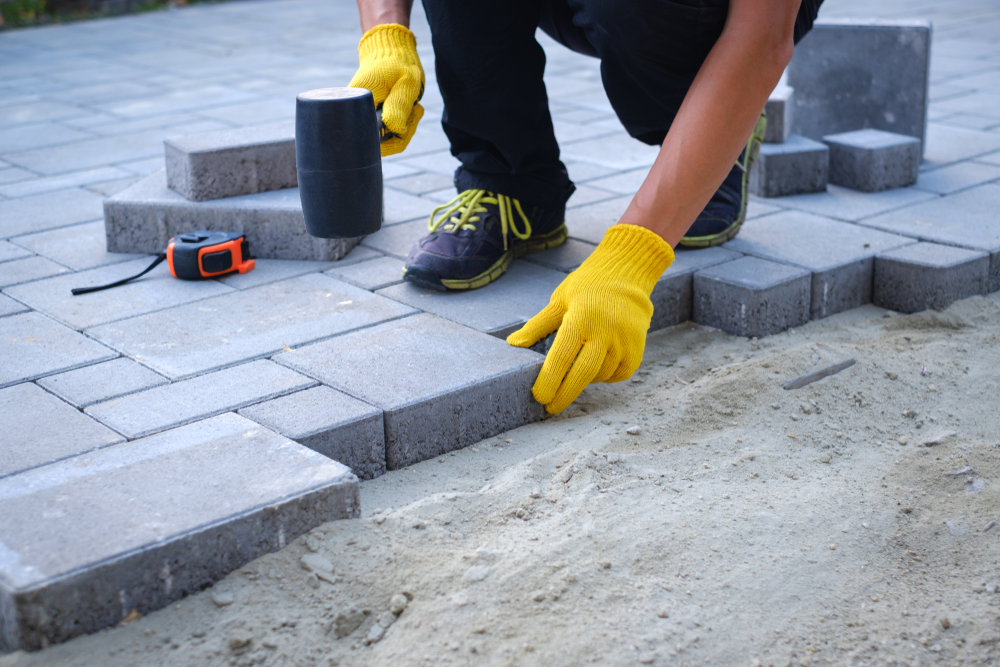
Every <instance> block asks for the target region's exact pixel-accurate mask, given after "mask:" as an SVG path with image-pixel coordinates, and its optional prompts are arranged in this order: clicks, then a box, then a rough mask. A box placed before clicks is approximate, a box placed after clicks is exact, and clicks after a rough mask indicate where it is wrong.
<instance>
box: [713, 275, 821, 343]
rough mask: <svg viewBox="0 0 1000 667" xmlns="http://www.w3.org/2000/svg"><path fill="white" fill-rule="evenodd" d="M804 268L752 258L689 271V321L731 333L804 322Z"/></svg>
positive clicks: (806, 316) (766, 331)
mask: <svg viewBox="0 0 1000 667" xmlns="http://www.w3.org/2000/svg"><path fill="white" fill-rule="evenodd" d="M809 285H810V281H809V272H808V271H806V270H804V269H800V268H797V267H794V266H788V265H787V264H778V263H776V262H769V261H767V260H766V259H758V258H757V257H741V258H740V259H736V260H733V261H732V262H726V263H725V264H717V265H716V266H712V267H709V268H707V269H702V270H701V271H698V272H697V273H695V274H694V321H695V322H697V323H698V324H704V325H706V326H710V327H715V328H717V329H722V330H723V331H726V332H729V333H731V334H734V335H736V336H746V337H747V338H750V337H753V336H768V335H771V334H775V333H779V332H781V331H784V330H785V329H788V328H790V327H797V326H800V325H802V324H805V323H806V322H808V321H809V291H810V290H809Z"/></svg>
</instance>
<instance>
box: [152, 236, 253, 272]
mask: <svg viewBox="0 0 1000 667" xmlns="http://www.w3.org/2000/svg"><path fill="white" fill-rule="evenodd" d="M167 266H168V267H170V273H171V275H173V276H174V277H175V278H180V279H182V280H202V279H204V278H214V277H215V276H221V275H223V274H226V273H232V272H233V271H239V272H240V273H246V272H247V271H250V270H251V269H253V268H254V261H253V260H252V259H250V244H249V243H247V240H246V238H245V237H244V236H243V235H242V234H236V233H233V232H207V231H201V232H191V233H189V234H178V235H177V236H175V237H174V238H172V239H170V242H169V243H168V244H167Z"/></svg>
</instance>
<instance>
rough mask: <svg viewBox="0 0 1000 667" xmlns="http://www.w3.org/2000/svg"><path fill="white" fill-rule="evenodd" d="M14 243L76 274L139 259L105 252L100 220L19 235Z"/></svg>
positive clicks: (105, 243) (102, 226)
mask: <svg viewBox="0 0 1000 667" xmlns="http://www.w3.org/2000/svg"><path fill="white" fill-rule="evenodd" d="M15 242H16V243H17V244H18V245H20V246H24V247H25V248H28V249H29V250H31V251H33V252H36V253H38V254H39V255H44V256H45V257H48V258H49V259H51V260H55V261H56V262H59V263H60V264H62V265H63V266H68V267H69V268H71V269H73V270H75V271H82V270H85V269H93V268H95V267H98V266H105V265H107V264H117V263H119V262H127V261H128V260H130V259H135V258H136V257H139V255H134V254H122V253H113V252H108V251H107V239H106V238H105V236H104V222H103V221H102V220H95V221H93V222H87V223H84V224H82V225H73V226H71V227H61V228H59V229H50V230H48V231H45V232H38V233H36V234H28V235H25V236H19V237H17V239H15Z"/></svg>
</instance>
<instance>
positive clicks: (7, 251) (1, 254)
mask: <svg viewBox="0 0 1000 667" xmlns="http://www.w3.org/2000/svg"><path fill="white" fill-rule="evenodd" d="M30 256H31V252H29V251H28V250H25V249H24V248H22V247H21V246H18V245H14V244H13V243H11V242H9V241H0V262H9V261H10V260H12V259H21V258H22V257H30Z"/></svg>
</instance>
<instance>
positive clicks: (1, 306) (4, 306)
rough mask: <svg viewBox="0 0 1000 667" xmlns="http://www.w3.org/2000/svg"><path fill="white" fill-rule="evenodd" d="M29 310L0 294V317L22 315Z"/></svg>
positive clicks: (18, 302)
mask: <svg viewBox="0 0 1000 667" xmlns="http://www.w3.org/2000/svg"><path fill="white" fill-rule="evenodd" d="M28 310H31V309H30V308H28V307H27V306H26V305H24V304H23V303H21V302H20V301H15V300H14V299H12V298H10V297H9V296H5V295H3V294H0V317H7V316H8V315H16V314H18V313H23V312H26V311H28Z"/></svg>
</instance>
